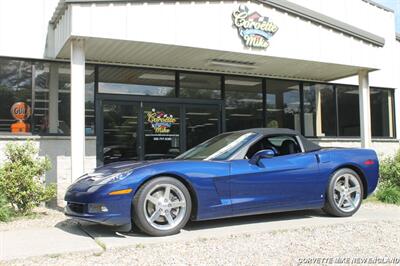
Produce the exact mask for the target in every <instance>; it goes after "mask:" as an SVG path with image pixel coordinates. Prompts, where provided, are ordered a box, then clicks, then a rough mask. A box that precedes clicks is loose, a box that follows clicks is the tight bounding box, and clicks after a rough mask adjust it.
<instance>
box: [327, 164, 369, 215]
mask: <svg viewBox="0 0 400 266" xmlns="http://www.w3.org/2000/svg"><path fill="white" fill-rule="evenodd" d="M345 174H350V175H353V176H354V177H355V178H356V180H357V181H358V185H359V187H360V190H361V193H360V197H359V203H358V205H356V207H355V208H354V210H351V211H343V210H342V209H340V208H339V207H338V205H337V204H336V202H335V192H334V188H335V185H336V182H337V180H338V179H339V178H341V177H342V176H343V175H345ZM363 195H364V188H363V183H362V181H361V178H360V176H359V175H358V174H357V173H356V172H355V171H353V170H351V169H349V168H342V169H339V170H337V171H336V172H334V173H333V174H332V176H331V178H330V180H329V184H328V188H327V191H326V194H325V205H324V207H323V208H322V210H323V211H324V212H325V213H327V214H329V215H332V216H336V217H349V216H352V215H353V214H354V213H356V212H357V211H358V209H359V208H360V206H361V203H362V199H363Z"/></svg>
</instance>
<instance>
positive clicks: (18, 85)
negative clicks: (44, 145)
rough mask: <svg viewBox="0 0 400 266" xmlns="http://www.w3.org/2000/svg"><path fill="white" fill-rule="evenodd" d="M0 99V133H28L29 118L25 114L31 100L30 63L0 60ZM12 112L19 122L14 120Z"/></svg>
mask: <svg viewBox="0 0 400 266" xmlns="http://www.w3.org/2000/svg"><path fill="white" fill-rule="evenodd" d="M0 99H1V104H0V132H1V133H3V132H8V133H11V131H13V133H29V132H30V118H29V117H27V114H28V113H29V109H30V108H31V99H32V64H31V63H30V62H27V61H21V60H9V59H0ZM18 103H19V104H18ZM12 107H13V108H12ZM12 111H13V112H14V115H15V114H17V116H16V117H17V118H19V120H17V119H16V118H14V116H13V115H12V114H11V112H12Z"/></svg>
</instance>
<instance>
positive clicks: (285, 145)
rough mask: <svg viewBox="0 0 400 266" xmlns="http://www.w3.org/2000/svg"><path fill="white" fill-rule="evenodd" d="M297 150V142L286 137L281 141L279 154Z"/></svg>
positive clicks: (291, 152)
mask: <svg viewBox="0 0 400 266" xmlns="http://www.w3.org/2000/svg"><path fill="white" fill-rule="evenodd" d="M297 152H299V149H298V146H297V143H296V142H294V141H293V140H291V139H286V140H284V141H283V142H282V145H281V148H280V154H281V155H288V154H293V153H297Z"/></svg>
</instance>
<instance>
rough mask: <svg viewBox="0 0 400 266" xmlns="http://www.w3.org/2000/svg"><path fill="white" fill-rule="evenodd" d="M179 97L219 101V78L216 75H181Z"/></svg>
mask: <svg viewBox="0 0 400 266" xmlns="http://www.w3.org/2000/svg"><path fill="white" fill-rule="evenodd" d="M179 79H180V82H179V83H180V92H179V96H180V97H184V98H197V99H220V98H221V77H220V76H216V75H203V74H188V73H181V74H180V75H179Z"/></svg>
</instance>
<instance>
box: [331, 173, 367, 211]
mask: <svg viewBox="0 0 400 266" xmlns="http://www.w3.org/2000/svg"><path fill="white" fill-rule="evenodd" d="M363 195H364V194H363V185H362V182H361V178H360V177H359V175H358V174H357V173H356V172H354V171H353V170H351V169H348V168H343V169H339V170H337V171H336V172H335V173H334V174H333V175H332V177H331V179H330V181H329V186H328V190H327V192H326V201H325V205H324V208H323V210H324V211H325V212H326V213H328V214H330V215H333V216H338V217H348V216H352V215H353V214H354V213H356V212H357V211H358V209H359V208H360V206H361V202H362V199H363Z"/></svg>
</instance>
